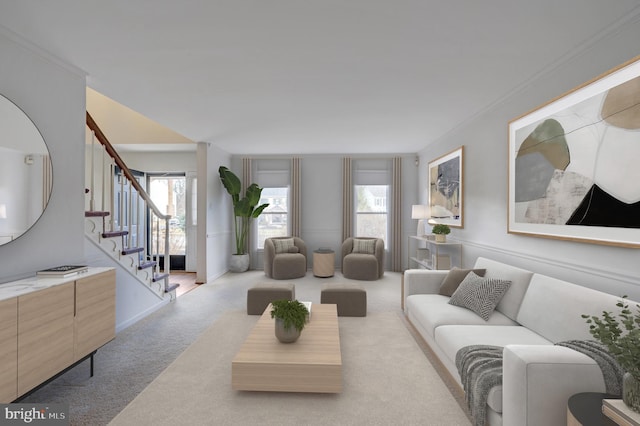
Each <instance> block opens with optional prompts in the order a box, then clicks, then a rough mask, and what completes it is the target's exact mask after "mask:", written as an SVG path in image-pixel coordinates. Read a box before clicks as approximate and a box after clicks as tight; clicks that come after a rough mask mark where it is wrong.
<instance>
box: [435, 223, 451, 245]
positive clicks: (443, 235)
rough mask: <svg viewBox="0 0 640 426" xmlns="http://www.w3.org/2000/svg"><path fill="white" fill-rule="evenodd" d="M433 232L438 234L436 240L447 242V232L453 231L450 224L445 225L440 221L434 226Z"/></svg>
mask: <svg viewBox="0 0 640 426" xmlns="http://www.w3.org/2000/svg"><path fill="white" fill-rule="evenodd" d="M431 232H432V233H434V234H435V235H436V242H438V243H445V242H447V234H449V233H450V232H451V228H449V225H445V224H444V223H438V224H436V225H434V226H433V229H431Z"/></svg>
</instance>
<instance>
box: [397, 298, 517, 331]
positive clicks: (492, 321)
mask: <svg viewBox="0 0 640 426" xmlns="http://www.w3.org/2000/svg"><path fill="white" fill-rule="evenodd" d="M448 302H449V298H448V297H446V296H441V295H439V294H414V295H411V296H408V297H407V299H406V301H405V306H406V308H407V311H409V312H411V315H412V317H413V318H414V321H418V322H419V323H420V325H421V326H422V327H423V328H424V329H426V330H427V331H428V333H429V334H430V336H431V337H432V338H433V337H434V330H435V329H436V328H437V327H439V326H441V325H513V326H516V325H518V323H517V322H515V321H513V320H512V319H510V318H508V317H507V316H505V315H504V314H502V313H500V312H498V311H494V312H493V313H492V314H491V316H490V317H489V320H488V321H484V320H483V319H482V318H480V317H479V316H478V315H476V314H475V313H474V312H472V311H470V310H468V309H466V308H461V307H459V306H454V305H450V304H449V303H448Z"/></svg>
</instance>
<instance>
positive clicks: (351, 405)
mask: <svg viewBox="0 0 640 426" xmlns="http://www.w3.org/2000/svg"><path fill="white" fill-rule="evenodd" d="M257 319H258V317H257V316H248V315H246V313H245V312H244V311H239V310H238V311H230V312H227V313H224V314H223V315H222V316H221V317H220V318H219V319H218V320H217V321H216V322H215V323H213V325H211V326H210V327H209V328H208V329H207V330H206V331H205V332H204V333H203V334H202V335H201V336H200V337H199V338H198V339H197V340H196V341H195V342H194V343H193V344H192V345H191V346H190V347H189V348H188V349H187V350H186V351H184V352H183V353H182V354H181V355H180V356H179V357H178V358H177V359H176V360H175V361H174V362H173V363H172V364H171V365H170V366H169V367H168V368H167V369H166V370H165V371H164V372H163V373H161V374H160V375H159V376H158V377H157V378H156V379H155V380H154V381H153V382H152V383H151V384H150V385H149V386H148V387H147V388H146V389H145V390H144V391H142V392H141V393H140V394H139V395H138V396H137V397H136V398H135V399H134V400H133V401H132V402H131V403H130V404H129V405H128V406H127V407H126V408H125V409H124V410H123V411H122V412H121V413H120V414H119V415H118V416H116V417H115V418H114V419H113V420H112V422H111V423H109V424H111V425H127V426H129V425H183V424H189V425H258V424H261V425H300V424H303V425H443V426H444V425H446V426H451V425H469V424H470V423H469V420H468V418H467V416H466V414H465V413H464V412H463V410H462V409H461V408H460V406H459V405H458V403H457V402H456V401H455V399H454V398H453V396H452V395H451V393H450V392H449V391H448V390H447V388H446V386H445V385H444V383H443V382H442V380H441V378H440V377H439V376H438V374H437V373H436V371H435V370H434V368H433V367H432V366H431V364H430V363H429V362H428V361H427V359H426V357H425V355H424V353H423V352H422V350H421V349H420V348H419V346H418V345H417V343H416V342H415V340H414V339H413V337H412V336H411V334H410V333H409V331H408V330H407V328H406V327H405V326H404V324H403V322H402V319H401V318H400V317H399V314H398V313H395V312H370V313H369V314H368V316H367V317H366V318H349V317H340V319H339V324H340V340H341V349H342V363H343V384H344V390H343V392H342V393H341V394H335V395H329V394H297V393H269V392H241V391H233V390H232V389H231V360H232V359H233V357H234V355H235V353H236V352H237V351H238V349H239V348H240V346H241V344H242V342H243V341H244V339H245V338H246V336H247V335H248V334H249V331H250V330H251V327H252V326H253V325H254V324H255V322H256V321H257ZM303 332H304V331H303Z"/></svg>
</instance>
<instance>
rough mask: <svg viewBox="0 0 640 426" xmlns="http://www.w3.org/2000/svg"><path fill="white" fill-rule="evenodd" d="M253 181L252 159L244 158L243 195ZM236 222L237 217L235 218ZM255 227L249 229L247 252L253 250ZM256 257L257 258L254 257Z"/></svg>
mask: <svg viewBox="0 0 640 426" xmlns="http://www.w3.org/2000/svg"><path fill="white" fill-rule="evenodd" d="M251 183H252V181H251V158H243V159H242V188H243V192H242V193H243V194H244V191H245V190H246V188H247V187H248V186H249V185H251ZM240 198H242V194H240ZM234 220H235V217H234ZM253 238H255V237H254V235H253V227H250V228H249V237H248V238H247V246H246V247H245V250H251V247H253V244H252V242H253ZM248 253H251V254H252V255H253V254H254V253H253V251H252V250H251V251H248ZM252 257H255V256H252Z"/></svg>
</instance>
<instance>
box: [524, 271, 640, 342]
mask: <svg viewBox="0 0 640 426" xmlns="http://www.w3.org/2000/svg"><path fill="white" fill-rule="evenodd" d="M619 300H621V298H620V297H617V296H614V295H611V294H607V293H603V292H600V291H597V290H593V289H590V288H587V287H582V286H579V285H576V284H572V283H569V282H566V281H562V280H559V279H556V278H551V277H548V276H545V275H540V274H535V275H534V276H533V278H531V284H530V285H529V290H527V294H526V295H525V297H524V299H523V301H522V306H521V307H520V312H519V313H518V322H519V323H521V324H522V325H524V326H525V327H528V328H530V329H531V330H533V331H535V332H536V333H538V334H540V335H542V336H544V337H546V338H547V339H549V340H551V341H552V342H554V343H558V342H561V341H563V340H572V339H581V340H584V339H592V338H593V337H592V336H591V334H590V333H589V325H588V324H587V323H586V322H585V320H584V319H583V318H582V316H581V315H582V314H585V315H597V316H600V315H601V314H602V311H610V312H617V308H616V303H618V301H619ZM629 302H631V301H629ZM635 304H636V303H635V302H631V303H630V305H631V306H634V305H635ZM559 324H562V327H559V326H558V325H559Z"/></svg>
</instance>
